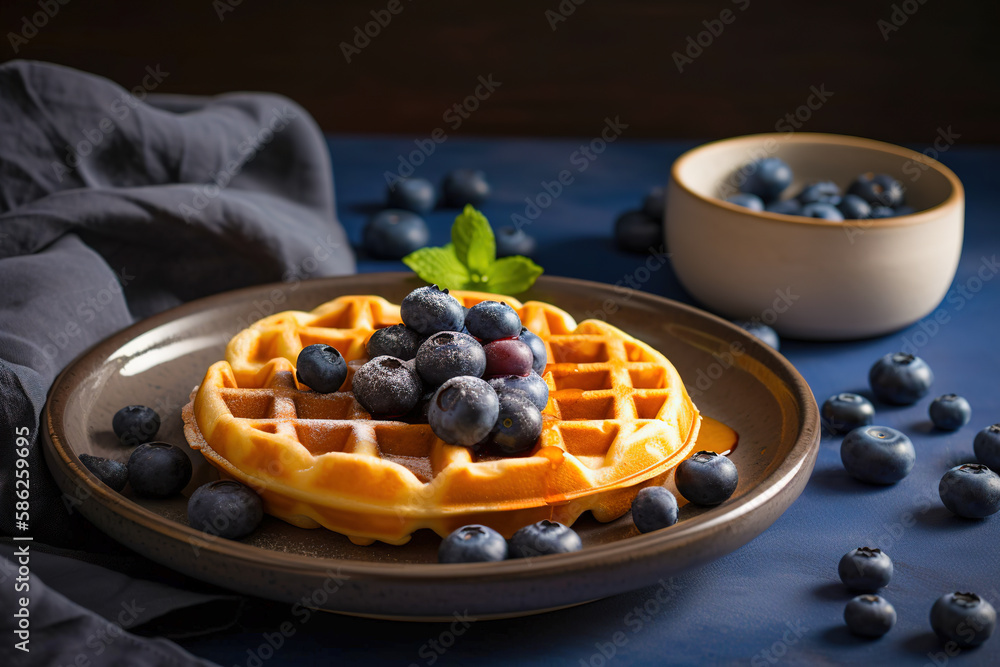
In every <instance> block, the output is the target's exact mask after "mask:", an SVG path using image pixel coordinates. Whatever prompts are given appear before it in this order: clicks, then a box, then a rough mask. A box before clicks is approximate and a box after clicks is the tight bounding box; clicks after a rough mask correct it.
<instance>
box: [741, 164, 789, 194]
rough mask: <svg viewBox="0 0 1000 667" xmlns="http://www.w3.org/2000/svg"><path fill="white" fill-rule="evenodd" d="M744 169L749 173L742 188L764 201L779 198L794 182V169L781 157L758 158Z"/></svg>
mask: <svg viewBox="0 0 1000 667" xmlns="http://www.w3.org/2000/svg"><path fill="white" fill-rule="evenodd" d="M744 171H749V173H748V174H747V178H746V180H745V181H744V182H743V185H742V187H740V190H742V191H743V192H748V193H750V194H752V195H756V196H757V197H759V198H760V199H762V200H764V201H771V200H773V199H777V198H778V196H780V195H781V193H782V192H784V190H785V188H787V187H788V186H789V185H791V184H792V170H791V168H790V167H789V166H788V165H787V164H786V163H785V161H784V160H782V159H781V158H776V157H766V158H763V159H762V160H757V161H756V162H753V163H751V164H750V165H748V166H747V167H744Z"/></svg>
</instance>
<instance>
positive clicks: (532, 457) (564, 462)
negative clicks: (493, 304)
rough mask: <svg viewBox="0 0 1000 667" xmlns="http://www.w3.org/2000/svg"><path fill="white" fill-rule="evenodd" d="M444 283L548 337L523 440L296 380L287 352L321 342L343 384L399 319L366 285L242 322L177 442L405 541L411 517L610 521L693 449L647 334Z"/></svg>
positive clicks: (414, 521) (287, 502)
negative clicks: (488, 443) (450, 436)
mask: <svg viewBox="0 0 1000 667" xmlns="http://www.w3.org/2000/svg"><path fill="white" fill-rule="evenodd" d="M452 296H454V297H455V298H457V299H458V300H459V301H460V302H461V303H462V304H463V305H465V306H472V305H473V304H475V303H478V302H480V301H483V300H488V299H492V300H502V301H505V302H506V303H508V304H510V305H511V306H512V307H513V308H514V309H515V310H517V312H518V315H520V317H521V321H522V323H523V324H524V326H526V327H527V328H528V329H529V330H531V331H533V332H534V333H536V334H538V336H539V337H541V339H542V340H543V341H544V342H545V345H546V348H547V351H548V360H549V363H548V365H547V366H546V368H545V372H544V374H543V378H544V380H545V382H546V383H547V384H548V387H549V402H548V405H547V406H546V407H545V410H544V411H543V412H542V415H543V427H542V435H541V438H540V439H539V443H538V444H537V445H536V446H535V448H534V449H533V450H531V451H530V452H529V453H527V454H526V455H523V456H516V457H507V458H491V457H486V456H479V455H478V454H477V453H475V452H473V451H472V450H470V449H468V448H465V447H459V446H453V445H448V444H446V443H444V442H443V441H441V440H440V439H439V438H437V437H436V436H435V435H434V433H433V432H432V431H431V428H430V426H428V425H427V424H410V423H405V422H401V421H388V420H373V419H372V418H371V417H370V415H369V414H368V413H367V412H366V411H365V410H364V409H363V408H362V407H361V406H360V404H359V403H358V402H357V401H356V400H355V399H354V397H353V395H352V394H351V393H350V392H349V391H347V392H335V393H330V394H319V393H316V392H313V391H310V390H308V388H306V387H304V386H301V385H299V384H297V382H296V379H295V360H296V358H297V357H298V354H299V351H300V350H301V349H302V348H303V347H305V346H307V345H311V344H314V343H326V344H328V345H332V346H333V347H335V348H337V349H338V350H339V351H340V352H341V354H343V355H344V357H345V359H347V361H348V371H349V374H348V381H347V384H345V386H350V379H351V377H352V376H353V371H354V370H356V369H357V368H358V367H359V366H360V365H361V364H363V363H364V362H365V361H366V360H367V356H366V352H365V342H366V341H367V339H368V337H369V336H370V335H371V333H372V332H373V331H375V330H376V329H379V328H381V327H385V326H389V325H392V324H396V323H399V322H400V316H399V306H397V305H394V304H391V303H389V302H388V301H386V300H385V299H383V298H381V297H378V296H343V297H340V298H337V299H334V300H333V301H330V302H328V303H325V304H323V305H321V306H319V307H318V308H316V309H315V310H313V311H312V312H309V313H306V312H299V311H288V312H283V313H278V314H276V315H273V316H271V317H267V318H264V319H262V320H259V321H258V322H256V323H254V324H253V325H251V326H250V327H249V328H248V329H246V330H244V331H242V332H240V333H239V334H238V335H237V336H236V337H235V338H233V339H232V340H231V341H230V343H229V345H228V346H227V348H226V359H225V361H219V362H217V363H215V364H213V365H212V366H211V367H210V368H209V369H208V372H207V374H206V375H205V378H204V380H203V381H202V383H201V385H200V387H197V388H196V389H195V391H194V392H193V393H192V401H191V403H189V404H188V405H187V406H186V407H185V408H184V421H185V435H186V436H187V439H188V442H189V443H190V444H191V446H192V447H193V448H195V449H198V450H200V451H201V452H202V454H203V455H204V456H205V458H206V459H207V460H208V461H209V462H210V463H211V464H212V465H214V466H215V467H216V468H218V470H219V471H220V472H221V473H222V475H223V476H226V477H232V478H235V479H238V480H240V481H242V482H244V483H245V484H248V485H250V486H251V487H253V488H254V489H256V490H257V491H258V492H259V493H260V494H261V496H262V498H263V500H264V506H265V510H266V512H267V513H269V514H271V515H274V516H277V517H280V518H282V519H284V520H285V521H288V522H290V523H292V524H294V525H296V526H300V527H303V528H316V527H319V526H324V527H326V528H328V529H330V530H333V531H336V532H338V533H342V534H344V535H347V536H348V537H349V538H350V539H351V541H352V542H354V543H356V544H370V543H371V542H373V541H375V540H380V541H382V542H387V543H390V544H404V543H405V542H407V541H408V540H409V539H410V536H411V534H412V533H413V532H414V531H416V530H418V529H420V528H429V529H431V530H433V531H435V532H436V533H438V534H439V535H441V536H445V535H447V534H449V533H450V532H452V531H453V530H455V529H456V528H458V527H460V526H463V525H467V524H470V523H482V524H485V525H488V526H491V527H493V528H495V529H496V530H498V531H499V532H500V533H502V534H503V535H504V536H506V537H509V536H510V535H512V534H513V533H514V532H515V531H516V530H517V529H518V528H521V527H522V526H525V525H527V524H530V523H534V522H536V521H539V520H542V519H550V520H553V521H559V522H561V523H564V524H566V525H571V524H572V523H573V522H574V521H575V520H576V519H577V517H579V516H580V514H582V513H583V512H586V511H588V510H589V511H590V512H592V513H593V515H594V517H596V518H597V519H598V520H600V521H610V520H612V519H615V518H617V517H619V516H621V515H622V514H624V513H625V512H626V511H627V510H628V509H629V506H630V504H631V502H632V499H633V498H634V497H635V494H636V493H637V492H638V490H639V489H640V488H641V487H642V486H645V485H647V484H653V483H662V482H663V481H664V479H665V477H666V476H667V475H668V474H669V472H670V471H671V470H672V469H673V467H674V466H676V465H677V464H678V463H679V462H680V461H681V460H683V459H684V458H685V457H686V456H687V455H688V454H689V452H690V451H691V449H692V448H693V446H694V443H695V439H696V437H697V434H698V429H699V426H700V424H701V416H700V414H699V413H698V410H697V409H696V408H695V406H694V404H693V403H692V402H691V399H690V398H689V396H688V394H687V391H686V390H685V389H684V385H683V383H682V382H681V379H680V376H679V375H678V373H677V371H676V370H675V369H674V367H673V365H671V363H670V362H669V361H668V360H667V359H666V358H665V357H664V356H663V355H662V354H660V353H659V352H657V351H656V350H654V349H653V348H651V347H650V346H649V345H647V344H645V343H643V342H642V341H640V340H637V339H635V338H633V337H632V336H629V335H628V334H626V333H624V332H623V331H621V330H619V329H617V328H615V327H613V326H611V325H609V324H606V323H604V322H601V321H597V320H587V321H584V322H581V323H580V324H579V325H577V323H576V322H575V321H574V320H573V318H572V317H571V316H570V315H569V314H568V313H566V312H564V311H562V310H560V309H559V308H556V307H555V306H552V305H549V304H546V303H542V302H537V301H530V302H527V303H524V304H522V303H520V302H519V301H517V300H516V299H513V298H509V297H502V296H498V295H495V294H485V293H478V292H452Z"/></svg>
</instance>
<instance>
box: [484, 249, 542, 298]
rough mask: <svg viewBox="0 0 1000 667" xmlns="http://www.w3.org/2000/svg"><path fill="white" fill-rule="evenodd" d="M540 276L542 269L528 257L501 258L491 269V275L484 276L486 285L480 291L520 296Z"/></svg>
mask: <svg viewBox="0 0 1000 667" xmlns="http://www.w3.org/2000/svg"><path fill="white" fill-rule="evenodd" d="M540 275H542V267H540V266H538V265H537V264H535V263H534V262H532V261H531V260H530V259H528V258H527V257H522V256H520V255H515V256H513V257H501V258H500V259H498V260H497V261H496V262H494V263H493V266H492V267H490V271H489V273H488V274H487V275H485V276H484V277H485V278H486V281H485V285H481V286H480V287H479V289H484V288H485V290H486V291H487V292H493V293H494V294H518V293H520V292H523V291H525V290H526V289H528V288H529V287H531V286H532V285H533V284H534V283H535V278H537V277H538V276H540Z"/></svg>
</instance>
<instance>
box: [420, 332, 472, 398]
mask: <svg viewBox="0 0 1000 667" xmlns="http://www.w3.org/2000/svg"><path fill="white" fill-rule="evenodd" d="M416 362H417V364H416V366H417V373H419V374H420V377H421V378H422V379H423V380H424V382H426V383H427V384H428V385H430V386H432V387H436V386H438V385H440V384H443V383H444V381H445V380H449V379H451V378H453V377H456V376H458V375H472V376H475V377H480V376H481V375H482V374H483V371H484V370H486V352H484V351H483V346H482V345H480V344H479V342H478V341H477V340H476V339H475V338H473V337H472V336H470V335H469V334H464V333H461V332H459V331H442V332H441V333H436V334H434V335H433V336H430V337H429V338H428V339H427V340H425V341H424V343H423V345H421V346H420V349H419V350H417V357H416Z"/></svg>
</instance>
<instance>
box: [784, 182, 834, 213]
mask: <svg viewBox="0 0 1000 667" xmlns="http://www.w3.org/2000/svg"><path fill="white" fill-rule="evenodd" d="M795 198H796V199H798V200H799V203H800V204H802V206H803V207H804V206H806V205H807V204H818V203H823V204H830V205H832V206H836V205H837V204H839V203H840V199H841V197H840V188H838V187H837V184H836V183H834V182H833V181H819V182H818V183H810V184H809V185H807V186H805V187H804V188H802V191H801V192H799V194H797V195H796V196H795Z"/></svg>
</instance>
